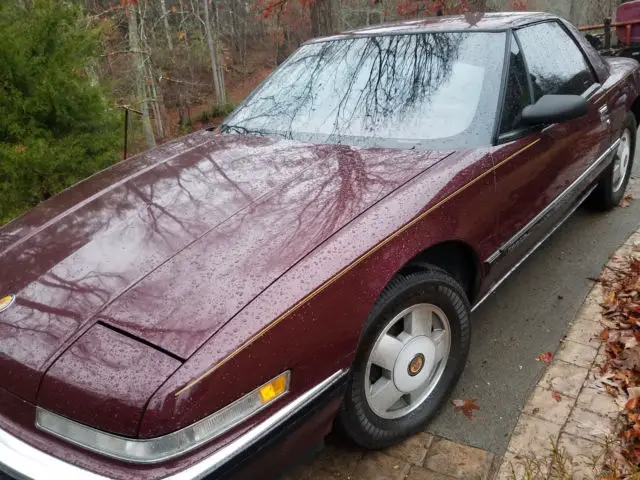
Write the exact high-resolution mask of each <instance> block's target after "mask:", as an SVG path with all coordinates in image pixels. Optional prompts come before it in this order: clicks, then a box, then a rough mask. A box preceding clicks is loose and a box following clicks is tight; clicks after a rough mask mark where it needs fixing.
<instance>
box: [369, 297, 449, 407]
mask: <svg viewBox="0 0 640 480" xmlns="http://www.w3.org/2000/svg"><path fill="white" fill-rule="evenodd" d="M450 348H451V328H450V326H449V320H448V319H447V316H446V315H445V314H444V312H443V311H442V310H441V309H440V308H438V307H436V306H435V305H431V304H418V305H413V306H411V307H409V308H408V309H406V310H404V311H402V312H401V313H399V314H398V315H396V316H395V317H394V318H393V319H392V320H391V321H390V322H389V323H387V325H386V326H385V328H384V329H383V330H382V332H381V333H380V335H379V336H378V338H377V339H376V342H375V344H374V346H373V349H372V351H371V354H370V355H369V359H368V361H367V368H366V371H365V396H366V399H367V403H368V404H369V407H370V408H371V409H372V410H373V411H374V412H375V413H376V415H378V416H380V417H382V418H388V419H394V418H400V417H402V416H404V415H407V414H408V413H410V412H411V411H413V410H415V409H416V408H418V407H419V406H420V405H421V404H423V403H424V401H425V400H426V399H427V398H428V397H429V395H430V394H431V392H432V391H433V389H434V388H435V387H436V385H437V384H438V382H439V380H440V378H441V377H442V373H443V372H444V369H445V367H446V364H447V359H448V357H449V350H450Z"/></svg>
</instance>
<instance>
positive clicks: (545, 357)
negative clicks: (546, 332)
mask: <svg viewBox="0 0 640 480" xmlns="http://www.w3.org/2000/svg"><path fill="white" fill-rule="evenodd" d="M552 356H553V353H551V352H547V353H541V354H540V355H538V358H537V360H538V361H539V362H544V363H551V357H552Z"/></svg>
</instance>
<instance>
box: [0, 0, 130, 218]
mask: <svg viewBox="0 0 640 480" xmlns="http://www.w3.org/2000/svg"><path fill="white" fill-rule="evenodd" d="M86 25H87V22H86V20H85V19H83V17H82V14H81V11H80V10H79V9H78V8H76V7H75V6H73V5H72V4H70V3H69V2H62V1H56V0H34V1H32V2H30V3H29V7H25V4H24V3H23V2H18V1H5V2H0V31H1V32H2V34H3V39H2V41H1V42H0V85H1V86H2V88H0V112H2V114H1V115H0V224H2V223H4V222H6V221H8V220H10V219H11V218H12V217H14V216H16V215H19V214H20V213H22V212H23V211H25V210H27V209H28V208H30V207H32V206H33V205H36V204H37V203H39V202H41V201H42V200H45V199H47V198H49V197H50V196H52V195H55V194H56V193H57V192H59V191H60V190H62V189H64V188H66V187H68V186H70V185H72V184H73V183H75V182H77V181H79V180H81V179H82V178H85V177H87V176H88V175H91V174H92V173H95V172H96V171H98V170H101V169H103V168H105V167H106V166H108V165H110V164H112V163H114V162H116V161H117V159H118V150H119V147H120V143H121V139H120V128H121V121H120V120H119V115H118V114H117V112H115V110H113V109H112V108H110V107H109V105H108V103H107V101H106V99H105V96H104V94H103V92H102V90H101V89H100V88H99V87H98V86H95V85H92V84H91V82H90V81H89V80H88V78H87V76H86V74H85V68H86V66H87V65H89V64H90V63H91V59H92V57H93V56H94V55H95V54H96V52H97V48H98V39H99V31H98V30H96V29H90V28H86Z"/></svg>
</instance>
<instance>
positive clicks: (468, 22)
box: [307, 12, 558, 43]
mask: <svg viewBox="0 0 640 480" xmlns="http://www.w3.org/2000/svg"><path fill="white" fill-rule="evenodd" d="M557 18H558V17H557V16H555V15H551V14H549V13H543V12H499V13H467V14H465V15H451V16H442V17H425V18H422V19H420V20H410V21H404V22H394V23H383V24H380V25H375V26H372V27H367V28H360V29H357V30H348V31H346V32H342V33H340V34H337V35H332V36H329V37H321V38H316V39H312V40H309V41H308V42H307V43H315V42H326V41H332V40H340V39H344V38H353V37H361V36H362V37H371V36H378V35H402V34H410V33H423V32H459V31H490V32H503V31H505V30H509V29H512V28H518V27H522V26H524V25H528V24H530V23H535V22H540V21H543V20H553V19H557Z"/></svg>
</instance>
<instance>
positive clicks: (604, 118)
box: [598, 105, 611, 127]
mask: <svg viewBox="0 0 640 480" xmlns="http://www.w3.org/2000/svg"><path fill="white" fill-rule="evenodd" d="M598 112H600V121H601V122H602V123H605V124H606V125H607V127H610V126H611V117H610V116H609V107H608V106H607V105H603V106H602V107H600V108H599V109H598Z"/></svg>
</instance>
